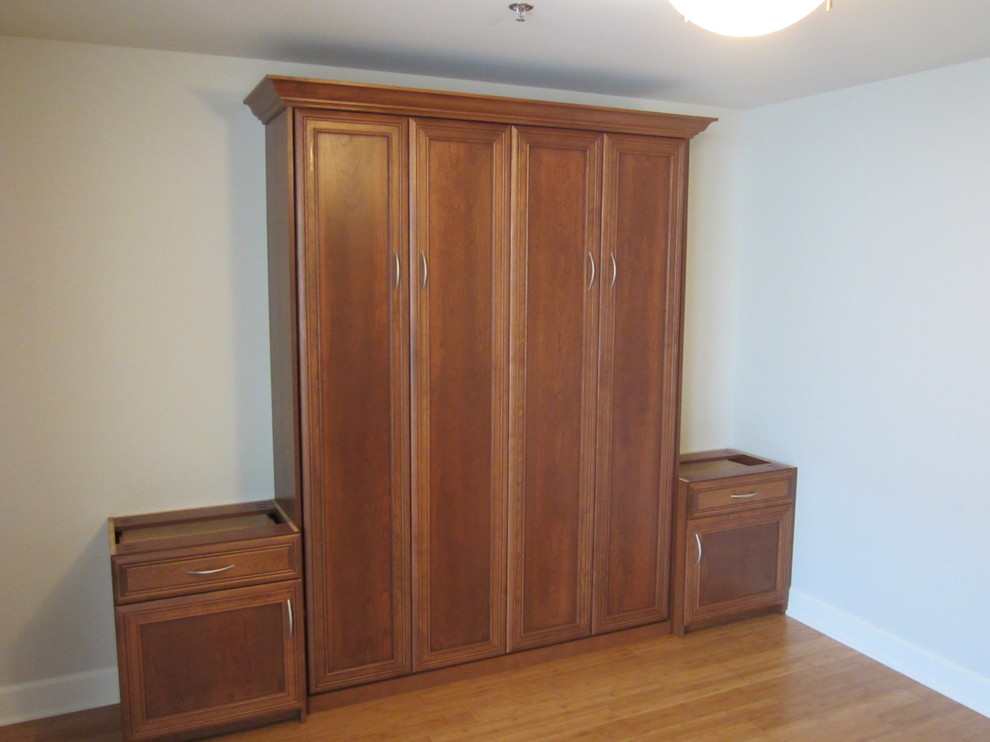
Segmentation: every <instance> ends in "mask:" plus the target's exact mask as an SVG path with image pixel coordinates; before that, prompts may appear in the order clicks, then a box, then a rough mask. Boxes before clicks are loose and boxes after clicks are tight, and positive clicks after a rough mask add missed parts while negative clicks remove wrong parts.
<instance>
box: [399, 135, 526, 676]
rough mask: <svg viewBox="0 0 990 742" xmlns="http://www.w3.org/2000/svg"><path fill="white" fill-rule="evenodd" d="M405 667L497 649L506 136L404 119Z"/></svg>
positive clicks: (500, 646) (501, 573)
mask: <svg viewBox="0 0 990 742" xmlns="http://www.w3.org/2000/svg"><path fill="white" fill-rule="evenodd" d="M412 134H413V149H412V151H413V161H412V170H413V173H412V182H413V191H412V214H413V219H414V223H415V232H414V240H413V245H412V262H413V265H414V266H415V273H414V281H415V288H414V305H413V306H414V309H413V311H414V318H413V328H414V338H413V375H414V378H413V389H414V399H413V402H414V421H415V422H414V440H413V442H412V446H413V451H414V457H413V461H414V467H415V468H414V472H413V477H414V481H415V484H414V490H413V507H414V530H413V547H414V557H413V571H414V583H415V587H416V590H415V609H414V616H415V630H414V667H415V668H416V669H417V670H423V669H429V668H435V667H442V666H444V665H449V664H453V663H457V662H464V661H467V660H470V659H478V658H481V657H488V656H491V655H494V654H500V653H502V652H504V651H505V569H506V567H505V564H506V546H505V527H506V525H505V518H506V515H505V511H506V442H507V433H506V425H507V421H506V417H507V390H506V385H507V382H508V369H507V361H508V350H507V347H506V345H507V334H508V322H507V319H508V312H507V300H508V296H507V294H508V268H509V265H508V258H509V252H508V214H509V210H508V187H509V157H510V150H509V147H510V140H509V129H508V127H506V126H496V125H490V124H476V123H465V122H440V121H415V120H414V121H413V128H412Z"/></svg>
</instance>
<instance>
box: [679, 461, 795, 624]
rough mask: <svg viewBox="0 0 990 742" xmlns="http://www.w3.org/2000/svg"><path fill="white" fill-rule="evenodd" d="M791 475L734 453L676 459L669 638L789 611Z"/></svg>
mask: <svg viewBox="0 0 990 742" xmlns="http://www.w3.org/2000/svg"><path fill="white" fill-rule="evenodd" d="M796 483H797V469H796V468H795V467H793V466H787V465H785V464H780V463H777V462H775V461H770V460H769V459H764V458H760V457H758V456H752V455H750V454H747V453H743V452H742V451H736V450H734V449H722V450H718V451H705V452H702V453H694V454H686V455H683V456H681V459H680V467H679V471H678V492H677V508H676V511H677V514H676V530H677V537H676V547H675V567H674V594H675V610H674V627H673V628H674V632H675V633H677V634H680V635H683V634H684V633H685V632H686V631H689V630H691V629H698V628H704V627H706V626H710V625H714V624H718V623H724V622H726V621H730V620H736V619H739V618H747V617H750V616H753V615H758V614H761V613H767V612H770V611H777V612H780V613H783V612H784V610H786V608H787V592H788V588H789V587H790V581H791V549H792V543H793V537H794V497H795V488H796Z"/></svg>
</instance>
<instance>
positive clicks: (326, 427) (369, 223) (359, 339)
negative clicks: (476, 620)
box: [297, 114, 411, 692]
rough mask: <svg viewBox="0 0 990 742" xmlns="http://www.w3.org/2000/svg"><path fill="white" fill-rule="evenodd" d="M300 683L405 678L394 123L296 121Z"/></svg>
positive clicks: (399, 229) (403, 293)
mask: <svg viewBox="0 0 990 742" xmlns="http://www.w3.org/2000/svg"><path fill="white" fill-rule="evenodd" d="M298 126H299V131H298V135H297V140H298V141H300V142H302V146H301V147H299V151H298V153H297V155H298V157H299V158H300V161H299V165H298V171H299V172H300V173H301V177H302V179H303V180H304V182H303V183H302V184H301V185H300V192H301V193H304V194H306V198H305V201H304V202H303V204H302V209H303V216H304V227H303V233H302V239H303V240H304V243H303V256H304V257H303V266H304V273H303V277H302V280H301V288H300V297H301V301H302V302H304V309H303V312H302V317H301V319H300V325H301V327H302V333H303V338H304V346H303V363H304V369H305V370H304V373H303V386H302V396H303V406H302V409H303V415H304V416H305V417H304V424H303V426H302V430H303V453H304V458H303V473H304V478H305V479H304V491H305V493H306V498H305V506H306V517H305V527H306V536H307V538H306V545H307V570H308V571H307V576H308V580H309V596H310V609H311V619H310V622H309V624H310V631H311V634H310V687H311V690H312V691H314V692H315V691H320V690H328V689H331V688H337V687H341V686H344V685H352V684H354V683H357V682H366V681H369V680H375V679H379V678H386V677H392V676H395V675H400V674H403V673H406V672H409V671H410V669H411V650H410V646H409V621H410V614H409V611H410V605H411V603H410V597H409V556H408V553H409V541H408V535H407V534H408V530H409V504H408V485H407V481H408V471H409V461H408V456H409V454H408V444H407V441H408V430H409V421H408V412H407V409H408V340H407V338H408V320H407V317H408V309H407V301H408V289H407V285H408V282H407V281H405V280H403V275H402V274H403V273H404V271H402V270H401V268H402V264H403V263H405V262H407V260H408V249H407V241H408V238H407V229H406V223H407V220H406V212H405V208H406V207H405V200H406V193H407V190H406V189H407V186H406V183H407V172H408V170H407V167H408V166H407V154H406V147H407V136H408V134H407V123H406V120H405V119H391V118H377V117H349V116H346V115H335V116H331V115H328V114H322V115H321V114H314V115H312V116H307V115H301V116H300V117H299V124H298Z"/></svg>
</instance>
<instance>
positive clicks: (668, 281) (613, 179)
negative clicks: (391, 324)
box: [594, 136, 686, 632]
mask: <svg viewBox="0 0 990 742" xmlns="http://www.w3.org/2000/svg"><path fill="white" fill-rule="evenodd" d="M685 166H686V146H685V143H684V142H681V141H674V140H665V139H655V138H646V137H634V136H606V138H605V166H604V206H603V209H604V212H603V214H604V215H603V230H602V233H603V256H604V257H603V262H605V265H604V266H603V269H602V274H603V275H602V282H603V283H602V286H603V288H602V308H601V316H602V330H601V333H602V338H601V346H602V354H601V371H600V381H599V384H600V389H601V391H600V397H599V413H598V414H599V428H598V444H597V445H598V467H597V511H596V536H595V587H594V630H595V632H600V631H609V630H613V629H618V628H624V627H628V626H635V625H639V624H643V623H649V622H651V621H661V620H664V619H667V618H668V614H669V600H668V598H669V596H668V592H669V590H668V574H669V563H670V562H669V551H670V533H671V519H672V517H671V515H672V514H671V505H672V502H673V499H672V497H673V488H674V484H675V477H676V455H677V410H678V404H679V402H678V401H679V378H680V375H679V368H680V355H679V348H680V334H681V317H680V313H681V292H682V281H683V278H682V274H683V208H684V181H685V177H684V168H685ZM643 194H649V198H644V197H643Z"/></svg>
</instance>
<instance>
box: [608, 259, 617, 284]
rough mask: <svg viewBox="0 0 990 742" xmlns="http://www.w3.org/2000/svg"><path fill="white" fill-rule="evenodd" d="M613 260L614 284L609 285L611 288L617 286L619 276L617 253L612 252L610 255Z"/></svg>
mask: <svg viewBox="0 0 990 742" xmlns="http://www.w3.org/2000/svg"><path fill="white" fill-rule="evenodd" d="M608 256H609V257H610V258H612V283H610V284H609V285H608V287H609V288H612V287H613V286H615V279H616V277H617V276H618V275H619V266H618V265H616V264H615V253H614V252H611V253H609V254H608Z"/></svg>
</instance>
